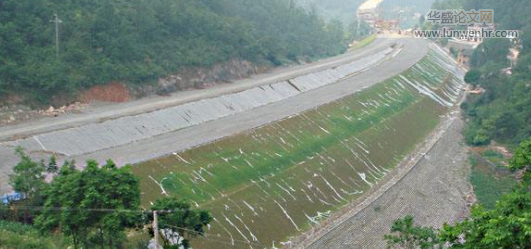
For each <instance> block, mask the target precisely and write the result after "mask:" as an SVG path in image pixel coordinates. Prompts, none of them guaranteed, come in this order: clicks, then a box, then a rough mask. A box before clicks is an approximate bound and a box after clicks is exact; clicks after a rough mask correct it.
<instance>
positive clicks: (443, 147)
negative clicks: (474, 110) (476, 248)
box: [307, 114, 472, 249]
mask: <svg viewBox="0 0 531 249" xmlns="http://www.w3.org/2000/svg"><path fill="white" fill-rule="evenodd" d="M454 117H455V118H454V121H453V123H452V124H451V126H450V127H449V128H448V129H447V130H446V132H445V133H444V134H443V135H442V137H441V139H440V140H439V141H438V142H437V143H436V144H435V145H434V146H433V147H432V148H431V150H430V151H429V152H428V153H427V154H426V155H425V156H424V157H423V158H422V159H421V160H420V161H419V162H418V163H417V164H416V165H415V167H414V168H413V169H412V170H411V171H409V173H408V174H407V175H406V176H405V177H404V178H402V179H400V181H398V182H397V183H396V184H395V185H394V186H392V188H390V189H389V190H388V191H387V192H385V193H384V194H383V195H381V196H380V197H379V198H378V199H377V200H376V201H374V202H372V203H371V204H370V205H369V206H368V207H366V208H364V209H363V210H361V211H359V212H358V213H356V214H355V215H353V216H352V217H350V218H348V219H347V220H345V221H344V222H342V223H340V225H338V226H336V227H335V228H333V229H332V230H331V231H330V232H328V233H326V234H325V235H324V236H322V237H321V238H320V239H318V240H317V241H315V242H314V243H313V244H311V246H309V247H307V248H311V249H318V248H329V249H343V248H345V249H346V248H349V249H358V248H363V249H365V248H368V249H370V248H385V246H386V244H385V241H384V239H383V236H384V235H385V234H387V233H389V230H390V227H391V225H392V223H393V221H394V220H395V219H398V218H402V217H404V216H406V215H408V214H411V215H413V216H414V217H415V222H416V224H420V225H423V226H433V227H441V226H442V224H443V223H445V222H448V223H452V222H454V221H457V220H459V219H461V218H463V217H462V216H463V214H464V213H465V210H466V209H467V201H466V200H465V196H466V195H468V194H470V193H471V191H472V190H471V187H470V184H469V182H468V175H469V168H468V161H467V153H466V147H465V145H464V144H463V138H462V135H461V129H462V127H463V120H462V119H461V118H460V117H461V115H460V114H457V115H455V114H454Z"/></svg>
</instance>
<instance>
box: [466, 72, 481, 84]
mask: <svg viewBox="0 0 531 249" xmlns="http://www.w3.org/2000/svg"><path fill="white" fill-rule="evenodd" d="M480 78H481V71H479V70H477V69H472V70H470V71H468V72H467V73H466V74H465V82H466V83H468V84H472V85H476V84H477V82H478V80H479V79H480Z"/></svg>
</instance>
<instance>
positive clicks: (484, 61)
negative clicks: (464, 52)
mask: <svg viewBox="0 0 531 249" xmlns="http://www.w3.org/2000/svg"><path fill="white" fill-rule="evenodd" d="M454 2H455V1H454ZM461 4H462V6H463V8H464V9H467V10H468V9H494V21H495V22H496V23H497V24H498V29H517V30H520V36H521V37H520V40H519V41H514V42H516V43H514V42H513V43H512V42H511V41H509V40H508V39H489V40H486V41H485V42H484V43H482V44H481V45H480V46H479V47H478V48H477V49H476V50H475V51H474V53H473V55H472V58H471V63H472V70H471V71H470V72H469V73H468V75H467V78H468V81H469V82H470V83H472V84H475V85H481V87H482V88H484V89H485V90H486V91H485V93H484V94H482V95H479V96H471V98H469V100H468V101H467V103H465V104H464V105H463V108H464V110H465V111H466V114H467V116H468V118H469V123H468V127H467V129H466V131H465V135H466V139H467V142H468V143H469V144H474V145H484V144H488V143H490V141H491V140H495V141H498V142H501V143H504V144H507V145H509V146H510V147H516V145H518V143H520V142H521V141H522V140H524V139H526V138H527V137H529V136H531V67H530V66H531V65H530V63H531V52H530V50H531V17H529V15H527V14H526V13H529V12H531V5H529V2H528V1H526V0H505V1H499V0H481V1H479V0H464V1H461ZM511 47H512V48H515V49H517V50H519V52H520V54H519V57H518V61H517V64H516V65H515V66H514V67H513V70H512V75H507V74H505V73H503V72H501V70H500V69H502V68H506V67H509V66H510V63H509V61H508V59H507V54H508V53H509V48H511Z"/></svg>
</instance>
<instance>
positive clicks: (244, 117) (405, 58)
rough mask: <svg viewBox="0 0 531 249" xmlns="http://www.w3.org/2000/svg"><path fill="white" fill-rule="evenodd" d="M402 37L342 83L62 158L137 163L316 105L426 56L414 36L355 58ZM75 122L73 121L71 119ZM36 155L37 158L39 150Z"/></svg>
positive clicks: (4, 154) (8, 161)
mask: <svg viewBox="0 0 531 249" xmlns="http://www.w3.org/2000/svg"><path fill="white" fill-rule="evenodd" d="M398 40H399V42H400V43H402V44H403V45H404V48H403V50H402V52H401V53H399V54H398V55H397V56H395V57H393V58H392V59H390V60H387V61H384V62H382V63H380V64H379V66H377V67H375V68H371V69H369V70H367V71H365V72H363V73H360V74H358V75H355V76H353V77H351V78H348V79H346V80H343V81H340V82H338V83H335V84H331V85H328V86H326V87H322V88H318V89H315V90H312V91H309V92H305V93H302V94H299V95H297V96H294V97H292V98H288V99H286V100H283V101H279V102H276V103H272V104H269V105H266V106H262V107H259V108H255V109H253V110H250V111H245V112H241V113H238V114H235V115H233V116H229V117H225V118H220V119H217V120H214V121H211V122H207V123H203V124H200V125H196V126H193V127H189V128H185V129H181V130H178V131H175V132H171V133H167V134H164V135H161V136H157V137H153V138H150V139H145V140H141V141H138V142H134V143H132V144H127V145H124V146H118V147H114V148H110V149H106V150H102V151H97V152H94V153H90V154H85V155H77V156H72V157H70V158H61V159H75V160H76V161H77V162H83V161H85V160H86V159H96V160H98V161H104V160H106V159H108V158H113V159H114V160H115V161H116V162H117V163H118V164H119V165H122V164H126V163H137V162H141V161H145V160H149V159H153V158H156V157H160V156H164V155H167V154H170V153H172V152H175V151H181V150H185V149H188V148H191V147H195V146H199V145H201V144H205V143H208V142H211V141H214V140H217V139H220V138H223V137H226V136H229V135H233V134H235V133H238V132H242V131H245V130H249V129H252V128H255V127H258V126H262V125H265V124H267V123H270V122H273V121H276V120H280V119H283V118H286V117H289V116H291V115H295V114H297V113H300V112H302V111H305V110H308V109H311V108H315V107H318V106H320V105H323V104H326V103H329V102H331V101H334V100H336V99H339V98H342V97H345V96H347V95H350V94H353V93H355V92H357V91H360V90H362V89H364V88H366V87H369V86H372V85H374V84H376V83H379V82H382V81H383V80H385V79H387V78H389V77H392V76H395V75H397V74H399V73H401V72H403V71H404V70H406V69H408V68H409V67H411V66H412V65H414V64H415V63H416V62H418V61H419V60H420V59H422V58H423V57H424V56H425V55H426V53H427V51H428V46H427V42H426V41H425V40H421V39H413V38H401V39H380V40H378V41H377V43H376V44H374V45H373V46H372V47H371V48H368V49H367V50H364V51H362V52H360V53H359V54H357V57H359V56H363V55H367V54H371V53H374V52H375V51H379V48H386V47H388V46H389V45H390V44H392V43H394V42H397V41H398ZM350 56H352V55H350ZM350 56H349V55H343V56H340V57H339V59H338V60H327V61H324V62H321V63H322V64H321V66H315V67H311V68H310V69H304V70H310V71H311V70H322V69H323V67H324V68H326V67H330V66H331V65H338V64H337V63H339V64H341V63H346V62H347V61H351V58H349V57H350ZM347 58H348V59H347ZM299 73H301V72H299ZM276 77H278V78H276V80H280V79H281V78H282V77H286V76H282V77H281V76H276ZM268 83H270V82H268ZM135 108H136V107H135ZM133 109H134V108H133ZM98 115H99V114H98ZM76 122H77V121H76ZM76 122H71V123H70V124H74V123H76ZM11 150H12V149H9V148H5V147H4V148H2V146H0V158H2V161H1V162H0V171H1V172H0V193H1V192H2V191H3V192H5V191H6V190H7V189H8V186H7V185H6V183H7V181H6V179H7V174H8V173H9V172H10V170H11V166H12V165H13V164H14V163H16V161H17V158H16V157H13V155H12V151H11ZM35 156H36V157H38V155H35Z"/></svg>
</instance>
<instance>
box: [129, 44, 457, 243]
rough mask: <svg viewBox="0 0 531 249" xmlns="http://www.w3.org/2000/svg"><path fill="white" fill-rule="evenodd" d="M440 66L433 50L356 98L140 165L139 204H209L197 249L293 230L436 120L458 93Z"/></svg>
mask: <svg viewBox="0 0 531 249" xmlns="http://www.w3.org/2000/svg"><path fill="white" fill-rule="evenodd" d="M440 63H442V62H441V61H440V59H439V57H438V55H437V54H436V53H435V52H433V51H432V52H430V53H429V55H428V56H427V57H426V58H425V59H423V60H422V61H421V62H419V63H418V64H417V65H416V66H414V67H412V68H411V69H409V70H408V71H406V72H404V73H402V74H401V75H399V76H396V77H394V78H391V79H389V80H387V81H385V82H382V83H380V84H378V85H376V86H374V87H371V88H370V89H367V90H364V91H362V92H359V93H357V94H354V95H351V96H348V97H345V98H343V99H340V100H338V101H335V102H333V103H330V104H327V105H324V106H321V107H319V108H317V109H314V110H310V111H307V112H304V113H301V114H300V115H296V116H294V117H291V118H288V119H285V120H282V121H279V122H275V123H272V124H269V125H266V126H263V127H261V128H258V129H255V130H252V131H249V132H245V133H241V134H238V135H235V136H232V137H228V138H226V139H222V140H220V141H216V142H213V143H210V144H207V145H204V146H200V147H198V148H194V149H190V150H187V151H184V152H179V153H174V154H173V155H170V156H168V157H165V158H160V159H156V160H152V161H149V162H146V163H142V164H139V165H135V166H133V167H132V171H133V172H134V173H135V174H137V175H138V176H139V177H141V188H142V192H143V193H142V194H143V195H142V199H143V203H144V205H145V206H146V207H147V206H149V204H150V203H151V202H153V201H154V200H155V199H156V198H157V197H159V196H161V195H163V194H168V195H173V196H178V197H180V198H185V199H188V200H190V201H191V202H192V203H195V204H196V205H197V206H200V207H201V208H206V209H209V210H211V211H212V213H213V216H214V217H215V219H214V222H213V224H212V228H211V230H209V231H208V232H207V233H208V234H210V236H211V238H213V239H205V240H200V241H198V242H196V244H194V248H216V245H217V244H216V240H224V241H223V242H224V243H228V244H232V243H234V244H235V245H236V244H237V243H238V246H242V241H244V242H243V245H245V243H246V242H248V243H252V244H251V245H253V247H256V248H261V247H264V245H267V247H269V246H270V245H271V243H272V242H273V241H277V242H278V241H282V240H285V239H286V238H287V237H289V236H293V235H297V234H298V233H300V232H302V231H304V230H306V229H307V228H308V227H309V226H311V225H312V224H314V223H317V222H319V221H320V220H322V219H324V218H326V217H327V215H329V214H330V212H331V211H334V210H336V209H337V208H339V207H341V206H343V205H345V204H347V203H348V202H349V201H351V200H353V199H355V198H357V197H360V196H361V195H363V193H365V192H367V191H370V189H372V188H373V187H374V186H375V184H377V183H378V181H379V180H380V179H381V178H382V177H384V176H385V175H386V174H387V173H388V172H389V171H390V170H391V169H392V168H393V167H395V166H396V165H397V163H398V162H400V161H401V159H402V158H403V157H404V156H405V155H407V154H408V153H409V152H410V151H411V150H412V149H413V148H414V147H415V146H416V145H417V144H418V143H420V142H421V141H423V140H424V139H425V136H426V135H427V134H428V133H429V132H430V131H431V130H432V129H433V128H434V127H435V126H436V125H437V123H438V121H439V115H440V114H443V113H444V112H445V110H446V109H447V108H448V106H451V105H452V102H454V101H455V96H456V94H457V93H458V92H459V90H458V89H459V81H458V80H457V79H456V78H455V77H454V76H453V75H452V74H449V73H448V71H447V70H446V69H444V68H443V67H442V66H440ZM247 247H249V246H248V245H247Z"/></svg>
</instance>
